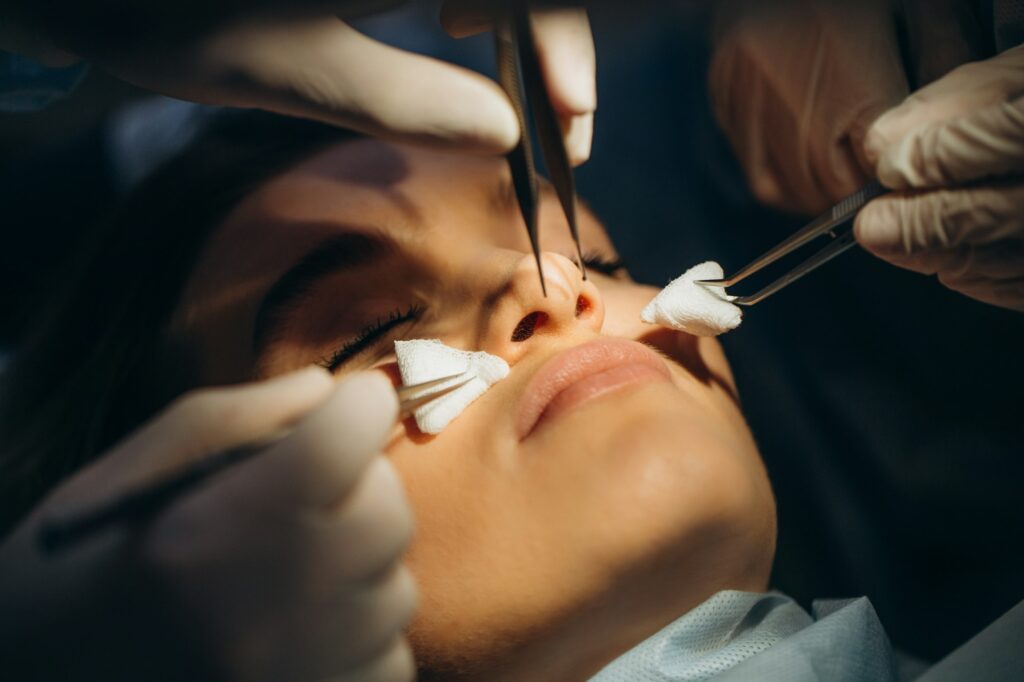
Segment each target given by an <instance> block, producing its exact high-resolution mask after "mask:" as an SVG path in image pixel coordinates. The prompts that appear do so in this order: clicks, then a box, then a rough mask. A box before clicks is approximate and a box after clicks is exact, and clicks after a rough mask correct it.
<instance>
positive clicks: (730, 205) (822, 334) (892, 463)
mask: <svg viewBox="0 0 1024 682" xmlns="http://www.w3.org/2000/svg"><path fill="white" fill-rule="evenodd" d="M592 19H593V24H594V33H595V38H596V41H597V47H598V59H599V62H598V63H599V93H600V98H601V99H600V107H599V111H598V116H597V124H596V129H595V140H594V155H593V159H592V160H591V161H590V162H589V163H588V164H586V166H584V167H583V168H582V169H580V170H579V172H578V174H577V180H578V184H579V189H580V194H581V195H582V196H583V197H585V198H586V199H587V200H588V201H589V202H590V204H591V205H592V206H593V207H594V208H595V209H596V211H597V213H598V214H599V215H601V216H602V217H603V218H604V220H605V221H606V222H607V224H608V226H609V229H610V230H611V232H612V234H613V236H614V238H615V240H616V242H617V244H618V245H619V247H620V249H621V251H622V253H623V255H624V257H625V259H626V261H627V264H628V265H629V267H630V269H631V271H632V272H633V274H634V276H635V277H636V278H637V279H640V280H643V281H647V282H651V283H655V284H659V285H661V284H664V283H666V282H667V281H668V280H669V279H670V278H672V277H674V276H676V275H678V274H679V273H680V272H682V271H683V270H685V269H686V268H687V267H689V266H690V265H692V264H694V263H697V262H700V261H703V260H707V259H713V260H717V261H719V262H721V263H722V264H723V265H724V267H725V269H726V271H732V270H735V269H737V268H738V267H739V266H741V265H743V264H744V263H745V262H747V261H748V260H749V259H750V258H752V257H753V256H755V255H757V254H759V253H760V252H761V251H763V250H764V249H765V248H767V247H768V246H770V245H772V244H774V243H776V242H778V241H779V240H780V239H781V238H782V237H783V236H785V235H786V234H788V233H789V232H791V231H792V230H794V229H795V228H796V227H798V226H799V225H800V224H801V222H802V220H801V218H799V217H796V216H785V215H780V214H778V213H774V212H771V211H768V210H766V209H764V208H762V207H760V206H758V205H757V204H756V203H755V202H754V201H753V200H752V198H751V197H750V195H749V194H748V192H747V190H746V189H745V186H744V182H743V177H742V174H741V173H740V171H739V169H738V168H737V167H736V165H735V162H734V160H733V158H732V155H731V153H730V151H729V149H728V146H727V145H726V143H725V141H724V139H723V138H722V136H721V134H720V133H719V132H718V131H717V130H716V128H715V126H714V122H713V120H712V117H711V115H710V111H709V107H708V101H707V94H706V86H705V78H706V68H707V59H708V46H707V42H706V37H705V33H706V31H705V17H703V16H702V14H701V12H700V11H697V10H694V9H692V8H683V9H675V10H660V11H658V12H655V11H654V10H652V9H651V8H649V7H646V8H645V11H644V13H643V15H642V16H624V15H623V14H622V12H621V10H617V9H614V8H609V7H608V6H603V7H599V8H597V9H596V10H595V11H594V13H593V16H592ZM419 21H426V22H427V23H428V24H431V25H432V17H431V16H429V15H424V14H422V13H419V12H416V11H412V12H406V16H400V17H398V18H397V19H396V18H388V19H379V20H374V21H372V22H368V23H367V25H366V27H365V28H366V29H367V30H369V31H371V32H375V33H376V34H378V35H380V36H381V37H383V38H385V39H390V41H391V42H403V41H404V42H406V43H407V44H409V45H410V46H412V47H417V48H419V49H422V50H424V51H434V52H435V53H437V54H439V55H440V56H444V57H446V58H450V59H452V60H454V61H462V62H465V63H478V64H485V65H486V64H489V62H490V60H491V59H492V57H491V54H490V43H489V42H488V40H487V39H486V38H480V39H472V40H469V41H462V42H454V41H447V40H443V39H441V38H440V37H439V35H438V33H437V32H436V31H435V32H434V33H426V34H424V33H422V32H419V33H415V34H413V33H409V32H408V27H409V25H411V24H414V23H417V22H419ZM141 95H142V93H140V92H139V91H137V90H135V89H134V88H132V87H130V86H127V85H125V84H122V83H120V82H118V81H115V80H113V79H110V78H108V77H105V76H104V75H102V74H100V73H98V72H95V71H94V72H92V73H91V74H90V75H89V76H87V78H86V80H85V81H84V82H83V84H82V85H81V87H80V88H79V90H78V91H77V92H76V93H75V94H74V96H72V97H71V98H70V99H68V100H66V101H64V102H62V103H59V104H58V105H56V106H54V107H52V108H51V109H49V110H47V111H45V112H41V113H37V114H31V115H27V114H0V160H2V161H0V206H2V207H3V211H2V214H0V215H2V217H0V230H2V234H3V238H4V244H3V245H2V246H0V306H2V313H0V344H6V345H8V346H11V345H13V344H15V343H16V342H17V339H18V336H19V334H20V333H21V332H22V331H23V329H24V321H25V319H27V317H28V315H29V314H30V313H31V311H33V310H34V309H36V308H37V307H38V306H39V305H40V304H39V300H40V296H41V295H42V293H43V292H45V291H46V289H47V288H48V287H49V286H50V285H51V284H52V283H54V282H59V281H60V278H61V273H62V272H63V271H64V268H65V265H66V264H67V263H68V262H70V261H71V260H73V259H74V258H75V249H76V245H77V243H78V235H79V234H80V233H81V231H82V227H83V225H85V224H87V223H88V222H89V221H91V220H94V219H96V217H97V216H100V215H102V214H103V213H104V212H105V211H107V210H109V207H110V206H111V205H112V203H113V201H114V198H115V196H116V190H115V187H116V183H115V182H114V178H113V177H112V176H113V168H114V166H113V165H112V163H111V161H110V158H109V149H110V141H109V128H110V125H111V124H110V122H109V119H108V117H107V114H108V113H109V112H110V111H111V110H112V109H113V108H114V107H115V106H116V105H118V104H123V103H124V102H127V101H131V100H133V99H136V98H138V97H140V96H141ZM758 283H759V282H754V283H753V284H752V285H751V286H756V285H757V284H758ZM723 343H724V344H725V346H726V349H727V351H728V353H729V356H730V358H731V360H732V363H733V369H734V371H735V373H736V376H737V381H738V384H739V386H740V390H741V397H742V400H743V404H744V407H745V410H746V414H747V417H748V419H749V421H750V424H751V426H752V428H753V430H754V433H755V436H756V437H757V439H758V442H759V444H760V446H761V451H762V454H763V455H764V458H765V461H766V463H767V466H768V470H769V474H770V476H771V479H772V482H773V485H774V488H775V492H776V495H777V497H778V509H779V529H780V532H779V547H778V554H777V559H776V564H775V572H774V576H773V586H774V587H776V588H777V589H779V590H782V591H783V592H786V593H788V594H790V595H791V596H793V597H795V598H797V599H798V600H800V601H801V602H802V603H804V604H805V605H806V604H808V603H809V602H810V600H811V599H812V598H817V597H845V596H858V595H867V596H869V597H870V598H871V601H872V603H873V604H874V605H875V608H876V609H877V611H878V613H879V616H880V617H881V620H882V622H883V624H884V625H885V627H886V629H887V631H888V632H889V634H890V637H891V638H892V640H893V643H894V644H895V645H896V646H897V647H900V648H901V649H903V650H905V651H908V652H910V653H913V654H915V655H918V656H921V657H924V658H927V659H931V660H935V659H937V658H938V657H940V656H941V655H942V654H944V653H946V652H948V651H949V650H951V649H952V648H953V647H955V646H956V645H958V644H960V643H962V642H963V641H965V640H966V639H967V638H969V637H970V636H971V635H972V634H974V633H975V632H977V631H978V630H979V629H981V628H982V627H983V626H985V625H986V624H987V623H989V622H990V621H992V620H993V619H995V618H996V617H998V616H999V615H1000V614H1001V613H1003V612H1004V611H1005V610H1007V609H1008V608H1009V607H1011V606H1012V605H1013V604H1015V603H1017V602H1018V601H1020V600H1022V599H1024V580H1021V577H1022V569H1021V565H1022V559H1024V548H1022V542H1024V505H1022V504H1021V503H1020V498H1021V492H1020V490H1021V486H1022V484H1024V419H1022V400H1021V397H1020V393H1021V387H1022V386H1024V359H1022V357H1024V315H1021V314H1018V313H1012V312H1008V311H1004V310H1000V309H997V308H993V307H990V306H986V305H982V304H980V303H976V302H974V301H971V300H968V299H966V298H964V297H961V296H959V295H957V294H954V293H952V292H949V291H947V290H946V289H944V288H943V287H942V286H940V285H939V284H938V283H937V282H936V281H935V280H934V278H928V277H923V276H920V275H916V274H913V273H909V272H904V271H901V270H897V269H895V268H892V267H889V266H887V265H885V264H884V263H882V262H880V261H877V260H875V259H873V258H872V257H871V256H869V255H868V254H866V253H864V252H861V251H859V250H855V251H853V252H850V253H849V254H847V255H844V256H843V257H842V258H840V259H838V260H837V261H835V262H834V263H832V264H830V265H828V266H827V267H826V268H824V269H822V270H820V271H819V272H817V273H815V274H814V275H813V276H812V277H810V278H808V279H806V280H803V281H801V282H800V283H798V284H796V285H794V286H792V287H790V288H789V289H787V291H786V292H785V293H784V294H780V295H779V296H777V297H775V298H772V299H771V300H769V301H767V302H765V303H763V304H761V305H759V306H757V307H756V308H753V309H749V310H748V311H747V313H746V321H745V322H744V324H743V326H742V327H741V328H740V329H739V330H737V331H735V332H733V333H731V334H728V335H727V336H725V337H724V338H723Z"/></svg>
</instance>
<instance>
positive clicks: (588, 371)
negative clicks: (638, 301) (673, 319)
mask: <svg viewBox="0 0 1024 682" xmlns="http://www.w3.org/2000/svg"><path fill="white" fill-rule="evenodd" d="M631 364H643V365H648V366H650V367H653V368H654V369H656V370H658V371H659V372H663V373H664V374H665V375H666V376H669V371H668V367H667V366H666V365H665V362H664V361H663V360H662V359H661V358H660V357H659V356H658V354H657V353H655V352H654V351H653V350H651V349H650V348H648V347H647V346H645V345H643V344H642V343H639V342H637V341H630V340H628V339H611V338H601V339H596V340H594V341H588V342H587V343H583V344H580V345H579V346H573V347H572V348H569V349H567V350H564V351H562V352H561V353H558V354H557V355H555V356H554V357H553V358H551V359H550V360H548V361H547V362H545V363H544V364H543V365H541V367H540V369H538V370H537V372H536V373H535V374H534V375H533V377H532V378H531V379H530V381H529V382H528V383H527V384H526V389H525V390H524V391H523V396H522V398H521V399H520V401H519V410H518V415H517V418H516V431H517V432H518V434H519V437H520V438H525V437H526V436H527V435H528V434H529V433H530V432H531V431H532V430H533V428H534V427H535V426H536V424H537V422H538V421H539V420H540V417H541V415H542V414H544V410H545V409H547V406H548V405H549V404H550V403H551V401H552V400H554V399H555V397H556V396H558V394H559V393H561V392H562V391H564V390H565V389H566V388H568V387H569V386H571V385H572V384H574V383H576V382H577V381H580V380H581V379H584V378H586V377H589V376H593V375H595V374H598V373H600V372H603V371H605V370H608V369H611V368H613V367H620V366H622V365H631Z"/></svg>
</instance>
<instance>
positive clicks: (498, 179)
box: [177, 140, 775, 679]
mask: <svg viewBox="0 0 1024 682" xmlns="http://www.w3.org/2000/svg"><path fill="white" fill-rule="evenodd" d="M542 195H543V199H542V203H541V208H540V233H541V246H542V249H543V259H542V262H543V268H544V274H545V280H546V283H547V297H545V296H544V295H542V293H541V288H540V284H539V280H538V276H537V269H536V265H535V262H534V259H533V256H532V255H531V254H530V249H529V242H528V240H527V236H526V232H525V229H524V228H523V223H522V217H521V215H520V214H519V212H518V207H517V205H516V202H515V199H514V196H515V195H514V192H513V191H512V188H511V185H510V177H509V174H508V172H507V167H506V165H505V164H504V163H503V162H502V161H501V160H500V159H481V158H471V157H461V156H460V157H456V156H449V155H445V154H440V153H436V152H431V151H425V150H417V149H411V148H406V147H399V146H393V145H388V144H385V143H382V142H378V141H371V140H355V141H350V142H346V143H342V144H340V145H338V146H335V147H333V148H330V149H328V150H326V151H324V152H323V153H321V154H319V155H318V156H316V157H315V158H312V159H310V160H309V161H307V162H305V163H303V164H301V165H300V166H298V167H296V168H294V169H292V170H290V171H288V172H286V173H283V174H282V175H279V176H278V177H276V178H275V179H273V180H272V181H270V182H269V183H267V184H265V185H264V186H262V187H261V188H260V189H258V190H257V191H255V192H254V193H252V194H251V195H249V196H248V197H247V198H246V200H244V201H243V202H242V203H241V204H240V205H239V206H238V207H237V208H236V209H235V210H234V211H233V213H232V214H231V215H230V216H229V217H228V218H227V220H226V221H225V222H224V223H223V224H222V226H221V227H220V228H219V229H218V231H217V232H216V234H215V235H213V238H212V240H211V241H210V243H209V245H208V247H207V248H206V250H205V252H204V253H203V255H202V257H201V259H200V263H199V265H198V266H197V268H196V270H195V271H194V273H193V275H192V277H191V279H190V281H189V284H188V287H187V291H186V297H185V302H184V304H183V306H182V308H181V309H180V310H179V315H178V320H177V329H178V331H179V332H180V333H182V334H183V335H185V337H186V338H187V339H188V340H189V342H190V343H192V344H193V345H194V346H195V348H196V350H197V351H198V356H199V357H200V359H201V361H202V362H203V363H204V366H203V369H202V377H201V378H202V381H203V383H224V382H232V381H239V380H243V379H247V378H250V377H252V376H253V375H257V376H272V375H275V374H280V373H282V372H287V371H289V370H294V369H297V368H300V367H303V366H305V365H308V364H311V363H318V362H319V363H323V364H326V365H328V366H330V367H331V369H332V371H335V372H336V373H337V374H338V375H343V374H345V373H347V372H352V371H356V370H359V369H365V368H369V367H383V368H384V369H385V371H388V372H389V373H390V374H391V375H392V376H393V377H394V376H396V372H395V370H394V353H393V348H394V344H393V342H394V340H396V339H404V338H439V339H441V340H442V341H444V343H446V344H448V345H449V346H454V347H457V348H462V349H466V350H484V351H487V352H488V353H492V354H495V355H498V356H500V357H502V358H504V359H505V360H506V361H507V362H508V363H509V365H510V366H511V373H510V375H509V376H508V378H507V379H505V380H503V381H501V382H499V383H498V384H496V385H495V386H494V387H493V388H492V389H491V390H490V391H489V392H488V393H486V394H485V395H484V396H483V397H481V398H480V399H479V400H477V401H476V402H475V403H473V404H472V405H471V406H470V407H469V408H468V409H467V410H466V411H465V412H464V413H463V414H462V415H461V416H460V417H459V418H457V419H456V420H455V421H454V422H452V423H451V424H450V425H449V426H448V427H447V428H446V429H445V430H444V432H443V433H441V434H440V435H438V436H433V437H428V436H425V435H423V434H422V433H420V432H419V431H418V430H417V429H416V426H415V424H414V423H413V422H412V421H406V422H404V423H402V424H400V425H398V426H397V427H396V430H395V434H394V436H393V438H392V440H391V442H390V443H389V445H388V448H387V454H388V456H389V457H390V458H391V460H392V462H393V463H394V465H395V467H396V468H397V469H398V471H399V473H400V475H401V476H402V479H403V481H404V483H405V487H406V491H407V493H408V497H409V500H410V503H411V505H412V507H413V511H414V514H415V518H416V523H417V530H416V535H415V538H414V540H413V544H412V547H411V550H410V552H409V554H408V564H409V566H410V568H411V569H412V571H413V573H414V574H415V575H416V577H417V579H418V581H419V585H420V592H421V602H420V609H419V613H418V615H417V617H416V620H415V621H414V623H413V624H412V626H411V629H410V637H411V640H412V641H413V644H414V647H415V648H416V650H417V654H418V656H419V657H420V660H421V662H422V663H424V664H425V665H427V666H430V667H434V668H437V669H449V670H459V671H462V672H463V673H464V674H466V675H467V676H473V675H474V674H479V675H481V676H484V677H487V678H488V679H497V678H498V677H500V676H499V674H498V672H499V671H500V672H501V674H503V675H507V676H508V677H509V678H513V679H522V678H523V675H530V678H531V679H541V677H539V676H536V675H537V670H538V669H537V668H531V667H530V666H541V667H540V668H539V669H540V670H543V671H544V675H543V677H550V678H552V679H564V678H571V677H573V676H582V675H585V674H586V673H588V672H593V671H594V670H596V669H597V668H598V667H600V666H601V665H602V664H604V663H606V662H607V661H608V660H610V659H611V658H612V657H614V656H615V655H617V654H619V653H621V652H622V651H624V650H625V649H627V648H629V647H630V646H632V645H633V644H635V643H636V642H638V641H639V640H640V639H642V638H643V637H645V636H646V635H648V634H651V633H652V632H654V631H655V630H657V629H658V628H659V627H661V626H662V625H664V624H666V623H667V622H669V621H671V620H672V619H674V618H675V617H677V616H678V615H680V614H681V613H683V612H685V611H686V610H687V609H689V608H691V607H693V606H695V605H696V604H698V603H699V602H701V601H702V600H703V599H705V598H707V597H708V596H709V595H710V594H712V593H713V592H715V591H717V590H719V589H724V588H736V589H754V590H759V589H763V588H764V587H765V584H766V580H767V574H768V569H769V566H770V562H771V557H772V551H773V546H774V535H775V526H774V524H775V520H774V519H775V514H774V506H773V500H772V496H771V492H770V490H769V486H768V483H767V479H766V476H765V473H764V470H763V468H762V465H761V462H760V459H759V457H758V455H757V451H756V449H755V446H754V443H753V441H752V439H751V435H750V433H749V431H748V429H747V427H746V425H745V424H744V421H743V418H742V416H741V414H740V411H739V410H738V408H737V404H736V397H735V391H734V387H733V384H732V377H731V375H730V373H729V368H728V365H727V363H726V360H725V358H724V356H723V354H722V351H721V348H720V347H719V345H718V344H717V343H716V342H715V341H714V340H711V339H698V338H696V337H691V336H689V335H686V334H682V333H677V332H670V331H667V330H661V329H658V328H655V327H652V326H649V325H645V324H643V323H641V322H640V320H639V314H640V310H641V308H643V306H644V305H645V304H646V303H647V302H648V301H649V300H650V299H651V297H652V296H653V295H654V294H655V293H656V290H655V289H653V288H651V287H645V286H641V285H638V284H636V283H634V282H632V281H630V279H629V278H628V276H627V275H626V274H625V272H622V271H621V270H620V271H616V272H611V273H610V274H609V273H607V272H601V270H602V269H604V270H606V271H607V270H609V269H610V266H609V263H613V262H614V261H615V251H614V249H613V247H612V244H611V242H610V241H609V239H608V236H607V235H606V234H605V231H604V229H603V228H602V226H601V224H600V223H599V222H598V220H597V219H596V218H595V217H594V216H593V215H592V214H591V213H590V212H589V211H588V210H586V209H585V208H582V207H581V211H580V237H581V241H582V244H583V248H584V251H585V253H586V254H587V255H588V260H592V261H597V262H594V263H593V267H591V268H590V269H589V270H588V278H587V280H583V279H582V277H581V273H580V270H579V269H578V268H577V267H576V265H575V264H574V262H573V260H572V257H573V254H574V247H573V243H572V240H571V238H570V235H569V230H568V227H567V225H566V222H565V218H564V216H563V215H562V214H561V210H560V208H559V204H558V201H557V199H556V198H555V197H554V195H553V193H552V192H550V191H549V190H547V189H545V190H543V192H542ZM601 261H604V262H603V263H602V262H601ZM688 264H689V261H688V260H687V257H686V255H685V254H680V258H679V265H680V268H681V269H682V268H683V267H684V266H686V265H688Z"/></svg>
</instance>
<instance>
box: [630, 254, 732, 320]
mask: <svg viewBox="0 0 1024 682" xmlns="http://www.w3.org/2000/svg"><path fill="white" fill-rule="evenodd" d="M724 275H725V273H724V272H723V271H722V266H721V265H719V264H718V263H716V262H714V261H707V262H706V263H701V264H700V265H694V266H693V267H692V268H690V269H689V270H687V271H686V272H684V273H683V274H682V276H680V277H677V278H676V279H674V280H672V281H671V282H669V284H668V286H667V287H665V288H664V289H662V290H661V291H660V292H659V293H658V295H657V296H655V297H654V300H652V301H651V302H650V303H648V304H647V307H646V308H644V310H643V312H642V313H640V319H641V320H643V321H644V322H647V323H648V324H660V325H661V326H663V327H671V328H673V329H678V330H680V331H684V332H687V333H689V334H693V335H694V336H718V335H719V334H724V333H725V332H727V331H729V330H730V329H735V328H736V327H738V326H740V322H742V321H743V313H742V312H740V309H739V306H737V305H734V304H733V303H730V301H732V300H733V299H734V298H736V297H735V296H729V295H728V294H726V293H725V289H724V288H723V287H706V286H703V285H701V284H696V283H695V282H696V281H697V280H702V279H722V277H723V276H724Z"/></svg>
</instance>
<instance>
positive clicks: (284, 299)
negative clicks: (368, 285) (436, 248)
mask: <svg viewBox="0 0 1024 682" xmlns="http://www.w3.org/2000/svg"><path fill="white" fill-rule="evenodd" d="M397 249H398V247H397V244H396V243H395V241H394V239H392V238H391V237H390V236H389V235H387V234H385V233H383V232H381V231H376V230H375V231H372V232H346V233H345V234H341V235H338V236H336V237H331V238H330V239H327V240H325V241H323V242H321V243H319V244H318V245H317V246H315V247H313V248H312V249H311V250H310V251H309V253H307V254H306V255H305V256H303V257H302V258H301V259H300V260H299V262H297V263H296V264H295V265H293V266H292V267H291V268H290V269H289V270H288V271H287V272H285V273H284V275H282V276H281V277H280V279H278V280H277V281H276V282H275V283H274V285H273V286H271V287H270V290H269V291H268V292H267V295H266V296H264V297H263V301H262V302H261V303H260V306H259V309H258V310H257V311H256V319H255V322H254V324H253V347H254V349H255V350H256V352H257V354H258V353H259V352H260V351H262V349H263V348H264V347H265V346H266V344H267V343H268V342H269V340H270V339H271V338H273V336H274V333H275V332H276V331H277V328H278V327H279V326H280V323H281V320H282V318H283V313H284V312H285V310H286V309H287V308H289V307H290V304H292V303H294V302H295V301H296V300H298V299H300V298H302V296H304V295H305V294H306V293H307V292H308V291H309V290H310V289H312V288H313V287H314V285H316V284H317V282H319V281H320V280H322V279H324V278H325V277H327V276H329V275H335V274H338V273H339V272H343V271H346V270H352V269H355V268H361V267H366V266H370V265H374V264H376V263H379V262H380V261H381V260H383V259H384V257H385V256H387V255H389V254H392V253H395V252H396V251H397Z"/></svg>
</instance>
